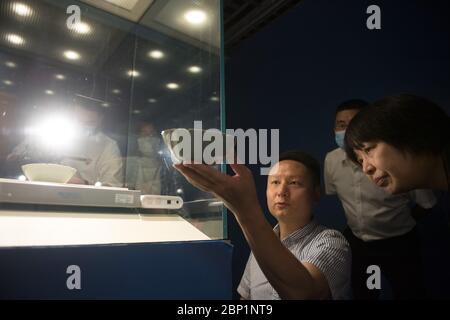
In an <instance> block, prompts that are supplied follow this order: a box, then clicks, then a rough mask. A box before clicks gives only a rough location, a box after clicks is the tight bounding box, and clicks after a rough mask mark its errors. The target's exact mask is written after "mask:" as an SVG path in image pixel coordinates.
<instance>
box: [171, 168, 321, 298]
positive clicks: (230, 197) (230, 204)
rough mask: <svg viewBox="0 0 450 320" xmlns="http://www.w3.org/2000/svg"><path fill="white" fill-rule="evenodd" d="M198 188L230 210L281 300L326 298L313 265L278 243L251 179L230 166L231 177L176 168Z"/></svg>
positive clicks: (207, 170) (210, 170)
mask: <svg viewBox="0 0 450 320" xmlns="http://www.w3.org/2000/svg"><path fill="white" fill-rule="evenodd" d="M175 168H176V169H177V170H179V171H180V172H181V173H182V174H183V175H184V176H185V177H186V178H187V179H188V181H189V182H190V183H191V184H193V185H194V186H196V187H198V188H199V189H201V190H203V191H207V192H213V193H214V194H215V195H216V196H217V197H218V198H220V199H221V200H222V201H223V202H224V204H225V205H226V206H227V208H228V209H230V210H231V211H232V212H233V213H234V215H235V216H236V219H237V221H238V223H239V225H240V227H241V229H242V231H243V233H244V236H245V238H246V239H247V242H248V244H249V246H250V248H251V250H252V252H253V255H254V256H255V258H256V260H257V261H258V264H259V266H260V268H261V270H262V271H263V273H264V275H265V276H266V278H267V280H268V281H269V282H270V284H271V285H272V286H273V287H274V289H275V290H276V291H277V292H278V294H279V295H280V297H281V298H283V299H325V298H329V297H330V289H329V287H328V283H327V281H326V279H325V276H324V275H323V274H322V272H321V271H320V270H319V269H317V268H316V267H315V266H314V265H311V264H303V263H301V262H300V261H299V260H297V258H296V257H295V256H294V255H293V254H292V253H291V252H290V251H289V250H288V249H287V248H286V247H285V246H284V245H283V244H282V243H281V241H280V239H279V238H278V237H277V235H276V234H275V233H274V232H273V230H272V227H271V226H270V224H269V223H268V222H267V220H266V219H265V217H264V214H263V211H262V209H261V207H260V205H259V202H258V198H257V195H256V188H255V185H254V181H253V176H252V174H251V172H250V170H249V169H248V168H246V167H245V166H243V165H237V164H232V165H231V168H232V169H233V171H234V172H235V175H234V176H232V177H231V176H228V175H226V174H223V173H220V172H218V171H217V170H215V169H213V168H211V167H208V166H206V165H200V164H198V165H197V164H185V165H175Z"/></svg>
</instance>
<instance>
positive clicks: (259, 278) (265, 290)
mask: <svg viewBox="0 0 450 320" xmlns="http://www.w3.org/2000/svg"><path fill="white" fill-rule="evenodd" d="M274 231H275V233H277V234H278V235H279V234H280V233H279V226H278V225H277V226H275V228H274ZM281 242H282V243H283V245H284V246H285V247H286V248H287V249H289V251H290V252H292V254H294V256H295V257H296V258H297V259H298V260H299V261H300V262H308V263H310V264H312V265H314V266H315V267H316V268H318V269H319V270H320V271H321V272H322V273H323V275H324V276H325V278H326V280H327V282H328V287H329V288H330V292H331V298H332V299H349V298H350V294H351V293H350V292H351V291H350V290H351V289H350V271H351V251H350V247H349V244H348V242H347V241H346V240H345V238H344V236H343V235H342V234H341V233H340V232H338V231H336V230H331V229H327V228H325V227H324V226H321V225H319V224H317V223H316V222H315V221H314V220H313V221H311V222H310V223H308V224H307V225H306V226H304V227H303V228H300V229H298V230H297V231H295V232H293V233H291V234H290V235H289V236H287V237H286V238H285V239H283V240H282V241H281ZM237 291H238V293H239V294H240V295H241V297H242V298H244V299H249V300H279V299H280V296H279V295H278V293H277V292H276V291H275V289H274V288H273V287H272V286H271V284H270V283H269V281H268V280H267V278H266V277H265V275H264V273H263V272H262V270H261V268H260V267H259V265H258V262H257V261H256V259H255V257H254V255H253V253H251V254H250V257H249V259H248V262H247V266H246V268H245V271H244V275H243V276H242V280H241V282H240V284H239V286H238V289H237Z"/></svg>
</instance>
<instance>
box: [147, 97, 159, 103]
mask: <svg viewBox="0 0 450 320" xmlns="http://www.w3.org/2000/svg"><path fill="white" fill-rule="evenodd" d="M147 101H148V102H150V103H156V101H157V100H156V99H153V98H150V99H148V100H147Z"/></svg>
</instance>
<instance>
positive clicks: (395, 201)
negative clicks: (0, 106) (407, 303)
mask: <svg viewBox="0 0 450 320" xmlns="http://www.w3.org/2000/svg"><path fill="white" fill-rule="evenodd" d="M367 105H368V104H367V103H366V102H365V101H362V100H350V101H346V102H344V103H342V104H341V105H339V106H338V108H337V110H336V119H335V137H336V143H337V144H338V146H339V148H337V149H335V150H333V151H331V152H329V153H328V154H327V156H326V158H325V172H324V179H325V191H326V193H327V194H337V196H338V197H339V199H340V201H341V203H342V206H343V208H344V211H345V215H346V218H347V223H348V228H347V229H346V230H345V231H344V235H345V236H346V238H347V240H348V241H349V243H350V246H351V248H352V254H353V259H352V286H353V293H354V298H356V299H375V298H377V297H378V296H379V290H370V289H369V288H368V287H367V283H366V281H367V278H368V276H369V274H368V273H367V268H368V267H369V266H371V265H376V266H378V267H380V269H381V273H382V274H383V275H384V276H385V277H386V279H387V280H388V281H389V283H390V285H391V287H392V293H393V297H394V298H398V299H405V298H420V297H424V296H425V289H424V284H423V268H422V258H421V254H420V241H419V237H418V234H417V230H416V227H415V226H416V222H415V220H414V218H413V216H412V211H414V210H417V211H419V210H420V208H419V207H417V206H416V207H414V209H411V207H412V204H413V203H416V204H418V205H420V206H421V207H423V208H431V207H433V206H434V205H435V203H436V199H435V197H434V195H433V193H432V192H431V191H428V190H415V191H413V192H410V193H406V194H401V195H396V196H392V195H389V194H387V193H386V192H385V191H384V190H383V189H381V188H379V187H378V186H376V185H375V184H374V183H373V182H372V181H370V180H369V179H368V178H367V176H366V175H365V174H364V173H363V172H362V171H361V169H360V168H359V167H358V166H357V165H356V164H354V163H353V162H352V161H351V160H350V159H348V158H347V156H346V154H345V151H344V150H343V147H344V146H343V141H344V135H345V129H346V127H347V126H348V124H349V123H350V121H351V119H352V118H353V117H354V116H355V115H356V114H357V113H358V112H359V110H361V109H362V108H364V107H365V106H367Z"/></svg>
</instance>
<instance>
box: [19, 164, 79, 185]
mask: <svg viewBox="0 0 450 320" xmlns="http://www.w3.org/2000/svg"><path fill="white" fill-rule="evenodd" d="M22 171H23V173H24V174H25V176H26V177H27V179H28V180H30V181H41V182H57V183H67V182H68V181H69V180H70V179H71V178H72V177H73V176H74V175H75V173H76V172H77V169H75V168H72V167H68V166H63V165H60V164H54V163H30V164H26V165H23V166H22Z"/></svg>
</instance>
